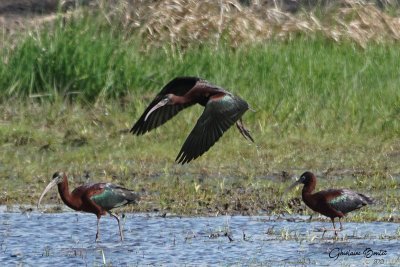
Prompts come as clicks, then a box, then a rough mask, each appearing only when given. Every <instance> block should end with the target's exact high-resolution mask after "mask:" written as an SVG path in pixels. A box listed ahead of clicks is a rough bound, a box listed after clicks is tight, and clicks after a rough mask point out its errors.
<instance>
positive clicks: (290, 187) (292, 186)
mask: <svg viewBox="0 0 400 267" xmlns="http://www.w3.org/2000/svg"><path fill="white" fill-rule="evenodd" d="M299 184H301V183H300V181H299V180H297V181H296V182H294V183H293V184H292V185H291V186H289V187H288V188H286V190H285V191H284V192H283V195H285V194H287V193H288V192H289V191H290V190H292V189H293V188H294V187H296V186H297V185H299Z"/></svg>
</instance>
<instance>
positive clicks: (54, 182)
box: [37, 179, 57, 209]
mask: <svg viewBox="0 0 400 267" xmlns="http://www.w3.org/2000/svg"><path fill="white" fill-rule="evenodd" d="M56 184H57V181H56V179H54V180H52V181H51V182H50V183H49V184H48V185H47V186H46V188H45V189H44V190H43V193H42V194H41V195H40V198H39V201H38V204H37V208H38V209H39V205H40V202H41V201H42V198H43V197H44V195H45V194H46V193H47V192H48V191H49V190H50V189H51V188H52V187H53V186H55V185H56Z"/></svg>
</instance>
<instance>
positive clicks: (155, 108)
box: [144, 99, 169, 121]
mask: <svg viewBox="0 0 400 267" xmlns="http://www.w3.org/2000/svg"><path fill="white" fill-rule="evenodd" d="M168 102H169V100H168V99H163V100H161V101H160V102H158V103H157V105H155V106H154V107H152V108H151V109H150V110H149V112H147V114H146V117H144V121H147V118H148V117H149V116H150V114H151V113H153V112H154V111H156V110H157V109H159V108H161V107H163V106H165V105H166V104H167V103H168Z"/></svg>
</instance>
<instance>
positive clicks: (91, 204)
mask: <svg viewBox="0 0 400 267" xmlns="http://www.w3.org/2000/svg"><path fill="white" fill-rule="evenodd" d="M55 185H57V186H58V192H59V193H60V197H61V199H62V201H63V202H64V203H65V205H67V206H68V207H70V208H71V209H73V210H76V211H84V212H90V213H94V214H95V215H96V216H97V233H96V241H98V240H99V222H100V217H101V216H102V215H106V214H107V213H109V214H110V215H111V216H113V217H114V218H115V219H116V220H117V221H118V227H119V235H120V237H121V241H122V240H123V235H122V229H121V224H120V221H119V218H118V216H117V215H116V214H114V213H113V212H111V210H112V209H114V208H118V207H122V206H124V205H127V204H130V203H136V201H138V200H139V195H138V194H137V193H135V192H133V191H132V190H129V189H126V188H123V187H120V186H118V185H114V184H110V183H97V184H88V185H82V186H79V187H77V188H75V189H74V190H73V191H72V192H71V193H70V192H69V188H68V178H67V175H66V174H65V173H63V172H56V173H54V175H53V180H52V181H51V182H50V183H49V184H48V185H47V186H46V188H45V189H44V191H43V193H42V195H41V196H40V198H39V202H38V204H37V206H38V208H39V205H40V202H41V201H42V198H43V196H44V195H45V194H46V193H47V192H48V191H49V190H50V189H51V188H52V187H53V186H55Z"/></svg>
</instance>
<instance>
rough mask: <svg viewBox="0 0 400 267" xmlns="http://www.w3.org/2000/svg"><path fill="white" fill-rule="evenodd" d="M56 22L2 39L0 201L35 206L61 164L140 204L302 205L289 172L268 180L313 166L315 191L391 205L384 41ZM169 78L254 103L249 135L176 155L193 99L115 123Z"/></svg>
mask: <svg viewBox="0 0 400 267" xmlns="http://www.w3.org/2000/svg"><path fill="white" fill-rule="evenodd" d="M60 25H61V24H60ZM60 25H58V24H56V25H55V26H53V27H49V28H47V29H46V30H37V31H33V32H31V34H30V35H27V36H25V37H21V41H20V42H18V43H17V45H16V46H11V44H10V45H7V44H5V45H4V47H3V48H2V54H1V59H2V61H3V62H5V64H1V65H0V98H1V101H2V104H1V107H0V109H1V110H0V114H2V117H1V118H0V125H1V127H0V146H1V150H0V151H1V152H0V183H1V184H2V191H3V192H2V193H1V194H0V204H15V203H27V204H29V203H30V204H33V203H35V202H36V200H37V199H38V196H39V194H40V192H41V190H43V188H44V187H45V185H46V183H47V182H48V181H49V179H50V177H51V175H52V173H53V172H55V171H56V170H64V171H68V172H69V173H71V174H72V175H73V176H74V177H75V180H74V181H72V185H73V186H75V185H78V184H82V183H84V182H89V181H91V182H97V181H112V182H114V183H119V184H122V185H126V186H129V187H132V188H133V189H136V190H139V191H140V190H142V191H143V192H145V195H146V197H145V199H146V201H143V203H142V204H141V205H140V206H139V207H136V208H134V209H137V210H141V211H152V210H165V211H172V212H176V213H181V214H216V213H219V214H221V213H223V212H229V213H245V214H246V213H248V214H254V213H257V212H259V211H260V210H261V211H262V210H264V211H266V212H273V213H280V212H300V213H301V212H306V213H307V212H309V210H308V211H307V210H306V209H304V206H303V208H301V207H300V208H299V207H296V206H294V207H291V205H290V203H289V200H290V199H292V198H293V197H295V196H296V197H299V195H300V194H299V192H298V191H297V192H296V191H294V192H292V193H291V194H289V196H288V199H284V200H281V199H280V197H281V194H282V192H283V190H284V188H285V186H287V185H288V184H289V181H284V180H279V179H270V178H271V176H273V177H279V173H281V172H282V171H287V172H289V173H291V174H296V175H300V174H301V173H302V172H303V171H305V170H312V171H315V172H317V173H319V174H321V173H323V174H324V177H327V178H335V179H332V180H324V179H322V182H321V185H320V186H321V187H319V188H321V189H322V188H328V187H350V188H353V189H357V190H358V191H361V192H366V193H370V194H372V195H373V196H374V197H375V198H377V199H378V200H380V201H381V203H384V204H380V205H379V206H377V208H376V209H375V208H373V209H372V210H373V212H372V213H371V214H367V212H364V213H361V214H362V215H363V216H364V217H368V218H369V219H380V220H385V219H388V218H390V216H389V215H387V214H391V213H392V212H396V209H395V208H393V207H397V206H398V204H399V203H398V199H399V198H398V192H396V188H398V186H399V180H398V178H391V177H392V176H394V177H398V174H399V173H400V166H399V164H398V161H399V155H400V143H399V134H400V90H399V88H398V87H399V84H400V76H399V73H400V63H399V58H400V47H398V46H397V45H395V44H383V45H377V44H370V45H369V46H368V47H367V48H366V49H364V50H362V49H360V48H359V47H357V46H356V45H354V44H353V43H351V42H347V43H346V42H345V43H341V44H336V43H333V42H331V41H329V40H326V39H324V38H323V37H320V36H299V37H296V38H294V39H293V40H290V41H277V40H275V41H270V42H266V43H263V44H252V45H243V46H239V47H236V48H232V47H231V46H230V45H229V40H222V41H221V42H220V43H218V44H212V43H203V44H192V45H190V46H188V47H185V48H182V47H180V48H179V47H176V46H171V45H170V44H165V45H164V46H162V47H154V46H152V45H151V44H147V43H146V42H145V41H143V40H141V39H140V37H138V36H139V35H138V34H137V33H135V32H133V33H130V34H126V32H124V31H121V30H120V29H119V28H118V25H117V26H110V25H108V24H107V23H105V22H103V21H101V20H100V19H99V18H97V17H93V16H86V17H82V18H76V19H73V20H71V21H68V22H67V24H65V25H63V26H60ZM181 75H192V76H200V77H203V78H206V79H207V80H209V81H211V82H213V83H215V84H218V85H221V86H223V87H225V88H228V89H229V90H230V91H231V92H233V93H235V94H238V95H240V96H241V97H243V98H244V99H246V100H247V101H248V102H249V104H250V105H251V106H252V107H253V108H254V109H256V112H247V113H246V114H245V115H244V121H245V123H246V124H247V126H248V128H250V129H251V131H252V134H253V136H254V138H255V140H256V144H255V145H253V144H249V143H248V142H246V141H245V140H244V139H243V138H241V137H240V135H239V134H238V132H237V131H236V130H235V129H231V130H229V131H228V132H227V133H226V134H225V135H224V137H223V138H222V139H221V140H220V141H219V142H218V143H217V144H216V145H215V146H214V147H213V148H212V149H211V150H210V151H208V152H207V153H206V154H205V155H203V156H202V157H201V158H199V159H197V160H196V161H194V162H193V163H190V164H189V165H185V166H179V165H175V164H174V163H173V162H174V159H175V157H176V155H177V153H178V151H179V148H180V146H181V145H182V144H183V142H184V140H185V137H186V136H187V135H188V134H189V132H190V130H191V128H192V127H193V126H194V124H195V121H196V120H197V118H198V117H199V116H200V114H201V108H200V107H193V108H190V109H188V110H185V111H183V112H182V113H181V114H179V115H177V117H176V118H174V119H173V120H172V121H171V122H168V123H167V124H166V125H164V126H162V127H160V129H158V130H156V131H154V132H152V133H149V134H146V135H145V136H141V137H136V136H132V135H130V134H127V133H126V130H127V129H129V128H130V127H131V126H132V124H133V122H134V121H135V120H136V119H137V118H138V117H139V116H140V115H141V113H142V112H143V110H144V109H145V107H146V105H147V104H148V103H149V102H150V101H151V99H152V97H153V96H154V95H155V94H156V93H157V92H158V91H159V90H160V89H161V88H162V86H163V85H164V84H165V83H167V82H168V81H169V80H171V79H172V78H173V77H175V76H181ZM177 129H179V130H177ZM84 173H89V174H90V178H89V180H87V179H86V178H84V175H83V174H84ZM343 177H344V178H346V179H345V180H342V179H341V178H343ZM339 178H340V179H339ZM397 191H398V190H397ZM53 193H54V194H56V191H55V190H54V192H53ZM27 194H29V195H30V197H29V198H26V195H27ZM288 203H289V204H288ZM292 206H293V205H292ZM381 212H385V214H386V215H384V216H383V217H379V216H380V215H379V214H381ZM356 216H357V215H356ZM355 218H356V219H357V217H355ZM359 219H361V217H360V218H359Z"/></svg>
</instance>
